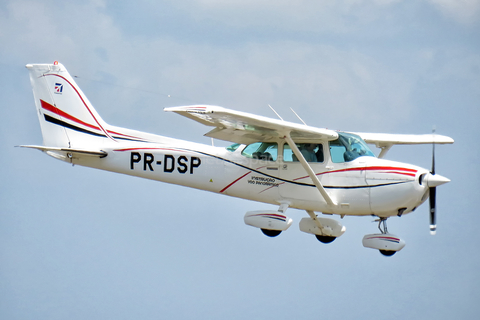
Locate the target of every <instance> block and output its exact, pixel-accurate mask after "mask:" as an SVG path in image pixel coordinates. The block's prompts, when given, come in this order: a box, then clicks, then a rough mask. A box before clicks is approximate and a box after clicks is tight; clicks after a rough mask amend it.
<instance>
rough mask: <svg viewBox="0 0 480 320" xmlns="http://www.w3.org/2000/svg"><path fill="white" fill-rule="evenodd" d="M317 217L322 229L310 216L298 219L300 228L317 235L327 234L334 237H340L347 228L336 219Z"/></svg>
mask: <svg viewBox="0 0 480 320" xmlns="http://www.w3.org/2000/svg"><path fill="white" fill-rule="evenodd" d="M317 219H318V221H319V222H320V224H321V225H322V230H320V228H319V227H318V226H317V224H316V223H315V221H314V220H313V219H312V218H303V219H302V220H300V224H299V227H300V230H301V231H303V232H306V233H311V234H314V235H317V236H329V237H335V238H336V237H340V236H341V235H342V234H344V233H345V230H347V228H345V226H344V225H342V224H341V223H340V222H338V221H337V220H334V219H330V218H320V217H317Z"/></svg>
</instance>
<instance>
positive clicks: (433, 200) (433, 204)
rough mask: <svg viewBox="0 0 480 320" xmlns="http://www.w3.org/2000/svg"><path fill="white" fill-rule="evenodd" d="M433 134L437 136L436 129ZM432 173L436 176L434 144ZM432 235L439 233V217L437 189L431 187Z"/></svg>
mask: <svg viewBox="0 0 480 320" xmlns="http://www.w3.org/2000/svg"><path fill="white" fill-rule="evenodd" d="M432 134H435V129H433V132H432ZM432 150H433V151H432V171H430V174H431V175H433V176H434V175H435V143H432ZM429 202H430V234H431V235H434V234H435V233H437V215H436V202H437V187H436V186H434V187H430V196H429Z"/></svg>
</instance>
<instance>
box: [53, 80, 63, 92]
mask: <svg viewBox="0 0 480 320" xmlns="http://www.w3.org/2000/svg"><path fill="white" fill-rule="evenodd" d="M53 92H54V93H56V94H62V92H63V84H61V83H58V82H57V83H55V90H54V91H53Z"/></svg>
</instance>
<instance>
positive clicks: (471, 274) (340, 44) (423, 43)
mask: <svg viewBox="0 0 480 320" xmlns="http://www.w3.org/2000/svg"><path fill="white" fill-rule="evenodd" d="M479 27H480V1H478V0H465V1H453V0H424V1H415V2H414V1H400V0H397V1H395V0H392V1H379V0H376V1H362V0H347V1H286V0H284V1H259V0H256V1H250V0H243V1H237V0H234V1H228V2H227V1H219V0H189V1H181V2H179V1H135V2H126V1H125V2H122V3H117V2H116V1H100V0H98V1H84V2H81V3H80V2H78V1H62V2H58V1H23V0H15V1H8V0H6V1H3V2H2V3H1V4H0V43H1V44H2V45H1V46H0V70H1V74H2V76H0V94H1V97H2V103H1V106H2V110H3V112H4V116H3V117H1V119H0V138H1V139H0V148H1V150H2V154H1V155H2V157H1V158H0V177H1V181H2V183H1V184H0V188H1V189H0V261H1V263H0V284H1V285H0V317H1V318H5V319H66V318H68V319H85V318H89V319H106V318H112V319H132V318H141V319H158V318H162V319H192V318H197V319H225V318H229V319H292V318H294V317H295V318H303V319H314V318H315V319H317V318H319V317H322V318H326V319H367V318H368V319H376V318H380V317H381V318H383V319H385V318H386V319H406V318H414V319H429V318H434V319H451V318H456V319H459V318H461V319H471V318H476V317H478V313H479V311H480V306H479V305H478V299H479V297H480V289H479V287H480V276H479V272H478V270H479V269H480V259H479V257H478V254H476V252H477V250H476V249H475V248H476V244H477V243H478V241H479V236H478V231H477V226H478V225H479V224H480V218H479V216H478V214H477V213H476V211H477V210H476V207H477V206H476V202H475V201H476V199H477V198H478V195H479V190H480V189H479V183H478V181H479V178H480V175H479V169H478V163H477V162H478V159H479V156H480V154H479V150H478V146H477V145H478V143H477V140H478V139H477V136H478V135H479V134H480V130H479V127H478V119H479V116H480V112H479V103H480V90H479V88H480V36H479V33H478V30H479ZM55 60H58V61H60V62H61V63H63V64H64V65H65V67H66V68H67V69H68V70H69V72H70V73H71V74H72V75H76V76H78V79H77V83H78V84H79V85H80V86H81V88H82V90H83V91H84V92H85V93H86V94H87V96H88V97H89V99H90V101H91V102H92V103H93V104H94V106H95V108H96V109H97V111H98V112H99V113H100V114H101V115H102V117H103V118H104V119H105V120H106V121H107V122H108V123H111V124H113V125H117V126H123V127H128V128H133V129H138V130H143V131H147V132H152V133H156V134H161V135H166V136H171V137H176V138H181V139H186V140H193V141H197V142H204V143H207V144H209V143H210V140H209V139H207V138H205V137H203V134H204V133H205V132H206V131H207V128H205V127H203V126H202V125H200V124H197V123H194V122H192V121H190V120H188V119H185V118H182V117H179V116H178V115H175V114H171V113H165V112H163V108H165V107H171V106H177V105H185V104H197V103H206V104H214V105H221V106H224V107H227V108H232V109H236V110H241V111H246V112H252V113H256V114H260V115H264V116H270V117H274V116H275V115H274V114H273V113H272V112H271V110H270V109H269V108H268V106H267V105H268V104H270V105H272V106H273V107H275V109H276V110H277V111H278V112H279V113H280V114H281V115H282V116H283V117H284V118H285V119H288V120H291V121H296V120H295V116H294V115H293V114H292V113H291V112H290V111H289V108H290V107H292V108H294V109H295V111H296V112H297V113H298V114H299V115H300V116H301V117H302V118H303V119H304V120H306V121H307V122H308V124H310V125H315V126H319V127H327V128H330V129H341V130H351V131H362V132H388V133H418V134H422V133H429V132H430V131H431V129H432V126H436V128H437V132H438V133H439V134H443V135H447V136H451V137H452V138H454V139H455V144H453V145H447V146H439V147H438V148H437V161H436V162H437V168H436V169H437V172H438V173H439V174H441V175H444V176H446V177H448V178H450V179H451V180H452V182H451V183H449V184H447V185H444V186H442V187H439V188H438V190H437V207H438V232H437V235H436V236H434V237H432V236H430V235H429V230H428V206H427V205H423V206H422V207H420V208H418V209H417V210H416V211H415V212H414V213H412V214H408V215H405V216H403V217H401V218H392V219H390V220H389V223H388V226H389V231H390V232H392V233H394V234H396V235H399V236H401V237H402V238H404V239H405V241H406V243H407V244H406V247H405V248H404V249H403V250H402V251H401V252H400V253H399V254H397V255H395V256H393V257H391V258H385V257H383V256H381V255H380V254H379V253H378V252H377V251H374V250H371V249H366V248H363V247H362V244H361V240H362V237H363V235H365V234H368V233H374V232H376V231H377V229H376V224H375V223H372V220H373V218H371V217H364V218H356V217H346V218H345V219H344V220H342V223H343V224H344V225H345V226H346V227H347V231H346V233H345V234H344V235H343V236H342V237H341V238H339V239H337V240H336V241H335V242H333V243H332V244H330V245H323V244H321V243H319V242H318V241H316V240H315V239H314V238H313V237H312V236H310V235H307V234H304V233H302V232H300V231H299V230H298V227H297V224H298V222H299V221H300V219H301V218H302V217H304V216H305V213H304V212H301V211H297V210H290V211H288V212H289V214H290V215H291V217H292V218H293V219H294V225H293V226H292V227H291V228H290V229H289V230H288V231H287V232H285V233H283V234H282V235H281V236H279V237H277V238H275V239H270V238H267V237H265V236H263V235H262V234H261V232H260V231H258V230H256V229H254V228H251V227H248V226H246V225H244V223H243V215H244V213H245V212H246V211H250V210H259V209H273V208H272V207H271V206H269V205H265V204H260V203H255V202H251V201H247V200H241V199H234V198H228V197H224V196H220V195H216V194H211V193H208V192H202V191H198V190H193V189H188V188H183V187H179V186H173V185H167V184H162V183H157V182H152V181H147V180H142V179H138V178H133V177H128V176H122V175H117V174H113V173H108V172H102V171H98V170H92V169H88V168H82V167H78V166H75V167H72V166H70V165H68V164H65V163H62V162H60V161H57V160H55V159H53V158H50V157H47V156H45V155H43V154H41V153H40V152H37V151H34V150H26V149H19V148H14V146H15V145H20V144H41V143H42V138H41V134H40V128H39V125H38V120H37V116H36V114H35V109H34V101H33V95H32V91H31V88H30V83H29V79H28V72H27V70H26V69H25V68H24V66H25V64H27V63H51V62H53V61H55ZM169 96H170V97H169ZM217 143H218V145H225V143H223V142H217ZM387 158H388V159H393V160H398V161H403V162H408V163H413V164H416V165H420V166H422V167H426V168H429V167H430V163H431V146H414V147H406V146H398V147H394V148H393V149H392V150H391V151H390V152H389V154H388V155H387Z"/></svg>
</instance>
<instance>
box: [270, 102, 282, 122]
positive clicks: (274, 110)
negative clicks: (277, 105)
mask: <svg viewBox="0 0 480 320" xmlns="http://www.w3.org/2000/svg"><path fill="white" fill-rule="evenodd" d="M268 106H269V107H270V109H272V111H273V112H275V114H276V115H277V117H279V118H280V120H282V121H285V120H283V118H282V117H280V115H279V114H278V113H277V111H275V109H273V107H272V106H271V105H268Z"/></svg>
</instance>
